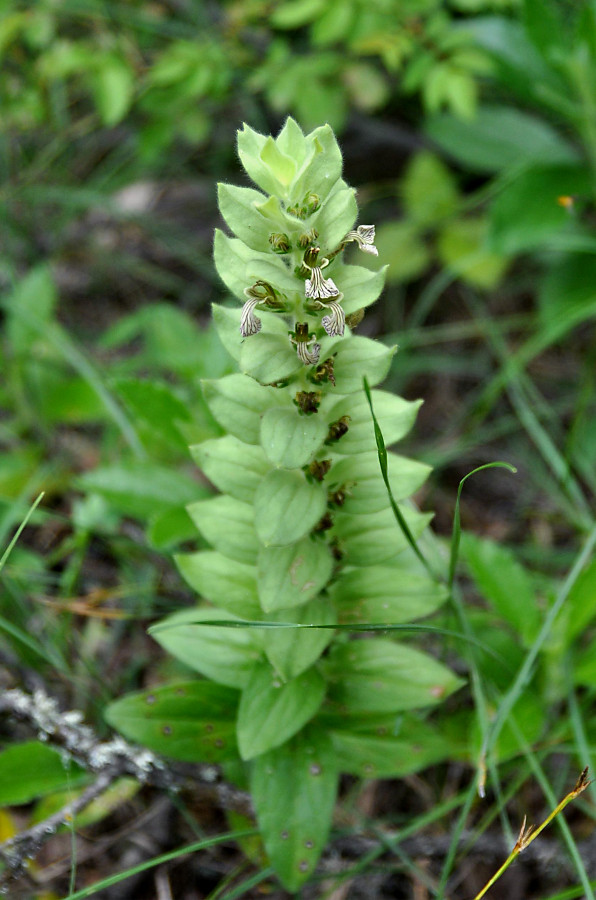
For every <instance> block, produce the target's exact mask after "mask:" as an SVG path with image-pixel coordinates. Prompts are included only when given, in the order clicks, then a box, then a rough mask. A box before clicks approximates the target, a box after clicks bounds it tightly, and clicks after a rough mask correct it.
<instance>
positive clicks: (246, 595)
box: [175, 550, 261, 619]
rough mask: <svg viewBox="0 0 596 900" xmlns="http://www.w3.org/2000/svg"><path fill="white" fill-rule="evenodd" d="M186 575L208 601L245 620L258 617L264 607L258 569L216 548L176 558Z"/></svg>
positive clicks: (181, 571)
mask: <svg viewBox="0 0 596 900" xmlns="http://www.w3.org/2000/svg"><path fill="white" fill-rule="evenodd" d="M175 560H176V565H177V566H178V569H179V571H180V574H181V575H182V576H183V578H185V579H186V581H187V582H188V584H189V585H190V586H191V587H192V588H193V589H194V590H195V591H197V593H199V594H200V595H201V596H202V597H204V598H205V600H209V602H210V603H213V604H214V605H215V606H221V607H222V608H223V609H225V610H227V612H229V613H231V614H232V615H234V616H238V617H239V618H241V619H258V618H260V615H261V607H260V604H259V597H258V593H257V583H256V570H255V568H254V567H253V566H247V565H245V564H244V563H240V562H236V561H235V560H233V559H230V558H229V557H227V556H222V554H221V553H217V552H216V551H214V550H202V551H200V552H199V553H181V554H178V555H177V556H176V557H175Z"/></svg>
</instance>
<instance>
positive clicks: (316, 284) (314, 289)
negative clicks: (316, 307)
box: [304, 266, 339, 300]
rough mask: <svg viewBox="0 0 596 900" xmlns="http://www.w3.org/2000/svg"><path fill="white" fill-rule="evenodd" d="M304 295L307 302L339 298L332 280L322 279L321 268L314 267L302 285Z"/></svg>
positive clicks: (337, 290) (337, 289)
mask: <svg viewBox="0 0 596 900" xmlns="http://www.w3.org/2000/svg"><path fill="white" fill-rule="evenodd" d="M304 293H305V296H306V297H307V299H309V300H328V299H330V298H331V297H339V288H338V287H337V285H336V283H335V282H334V280H333V278H324V277H323V273H322V272H321V266H315V267H314V268H313V269H311V270H310V278H307V279H306V281H305V283H304Z"/></svg>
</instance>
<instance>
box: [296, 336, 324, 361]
mask: <svg viewBox="0 0 596 900" xmlns="http://www.w3.org/2000/svg"><path fill="white" fill-rule="evenodd" d="M309 348H310V349H309ZM296 353H297V354H298V359H299V360H300V362H302V363H304V365H305V366H315V365H316V364H317V363H318V361H319V356H320V354H321V345H320V344H317V342H316V341H308V343H307V342H305V341H300V342H298V343H297V344H296Z"/></svg>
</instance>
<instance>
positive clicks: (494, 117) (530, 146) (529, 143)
mask: <svg viewBox="0 0 596 900" xmlns="http://www.w3.org/2000/svg"><path fill="white" fill-rule="evenodd" d="M427 133H428V135H429V137H430V138H431V139H432V140H433V141H436V143H437V144H439V146H440V147H441V148H442V149H443V150H444V151H445V152H446V153H448V154H449V155H450V156H452V157H453V158H454V159H456V160H457V161H458V162H459V163H463V165H464V166H466V167H467V168H469V169H471V170H472V171H475V172H500V171H501V170H502V169H505V168H507V167H508V166H514V165H519V164H520V163H538V164H542V165H561V164H562V165H568V164H573V163H576V162H577V161H578V153H577V150H576V149H575V148H574V147H573V145H572V144H570V143H568V142H567V141H566V140H565V139H564V138H562V137H561V136H560V135H559V133H558V132H557V131H555V129H554V128H552V126H550V125H549V124H547V123H546V122H545V121H544V120H542V119H538V118H536V117H534V116H531V115H529V114H528V113H524V112H521V111H520V110H517V109H512V108H511V107H509V106H488V105H487V106H481V107H480V108H479V110H478V112H477V114H476V116H475V118H474V119H472V120H470V121H462V120H461V119H456V118H455V117H453V116H449V115H438V116H435V117H434V118H432V119H431V120H430V121H429V123H428V126H427Z"/></svg>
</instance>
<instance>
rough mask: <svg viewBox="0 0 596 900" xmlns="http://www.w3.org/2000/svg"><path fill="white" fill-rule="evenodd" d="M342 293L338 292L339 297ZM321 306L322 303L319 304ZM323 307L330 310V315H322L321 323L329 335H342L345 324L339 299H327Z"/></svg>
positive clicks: (344, 315) (344, 316)
mask: <svg viewBox="0 0 596 900" xmlns="http://www.w3.org/2000/svg"><path fill="white" fill-rule="evenodd" d="M342 296H343V295H342V294H340V298H341V297H342ZM321 306H323V304H321ZM324 308H325V309H329V310H330V315H328V316H323V318H322V319H321V325H322V326H323V328H324V329H325V331H326V332H327V334H328V335H329V337H342V336H343V333H344V330H345V326H346V314H345V312H344V311H343V309H342V307H341V305H340V303H339V299H338V300H328V301H327V303H325V304H324Z"/></svg>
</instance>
